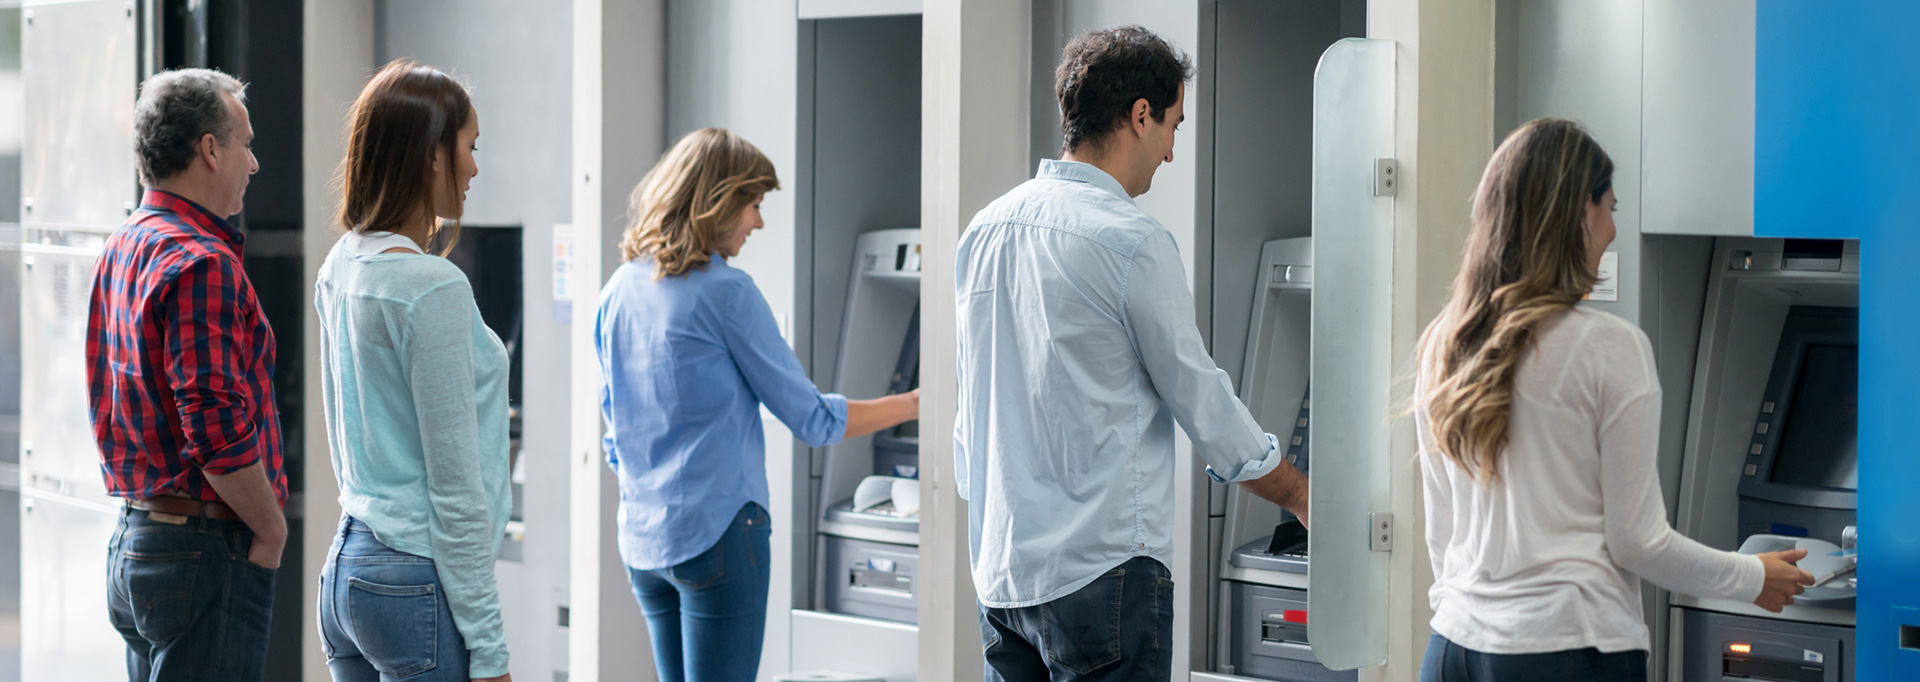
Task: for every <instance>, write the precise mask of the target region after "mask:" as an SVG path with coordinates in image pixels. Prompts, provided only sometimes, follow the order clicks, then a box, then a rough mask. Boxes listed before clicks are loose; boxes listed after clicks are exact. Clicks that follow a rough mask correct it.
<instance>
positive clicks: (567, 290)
mask: <svg viewBox="0 0 1920 682" xmlns="http://www.w3.org/2000/svg"><path fill="white" fill-rule="evenodd" d="M573 277H574V272H573V226H572V225H566V224H556V225H554V226H553V321H554V323H555V324H573V287H574V281H573Z"/></svg>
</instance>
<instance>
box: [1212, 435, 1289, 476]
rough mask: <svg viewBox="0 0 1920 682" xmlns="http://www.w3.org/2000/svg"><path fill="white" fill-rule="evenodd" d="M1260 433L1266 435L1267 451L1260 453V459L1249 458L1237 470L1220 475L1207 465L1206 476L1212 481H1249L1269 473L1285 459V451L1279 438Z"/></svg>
mask: <svg viewBox="0 0 1920 682" xmlns="http://www.w3.org/2000/svg"><path fill="white" fill-rule="evenodd" d="M1261 435H1263V436H1266V437H1267V452H1266V454H1265V455H1262V456H1261V457H1260V459H1256V460H1250V461H1248V462H1247V463H1245V464H1241V465H1240V470H1239V471H1238V472H1230V473H1229V474H1228V475H1226V476H1221V475H1220V473H1219V472H1216V471H1214V470H1213V466H1212V465H1208V466H1207V478H1211V479H1213V482H1214V483H1222V484H1224V483H1239V482H1241V481H1251V480H1253V479H1256V478H1259V477H1261V476H1265V475H1267V474H1268V473H1271V472H1272V471H1273V470H1274V468H1275V467H1278V466H1280V464H1281V463H1282V462H1285V461H1287V458H1286V453H1285V452H1283V451H1281V450H1280V439H1278V438H1274V437H1273V434H1271V433H1265V434H1261Z"/></svg>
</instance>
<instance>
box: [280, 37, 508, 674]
mask: <svg viewBox="0 0 1920 682" xmlns="http://www.w3.org/2000/svg"><path fill="white" fill-rule="evenodd" d="M348 126H349V127H348V130H347V156H346V160H345V161H344V162H343V163H342V164H341V177H340V179H341V183H342V184H343V185H344V187H343V196H342V197H341V205H340V215H339V224H340V226H341V227H344V228H346V230H347V234H346V235H345V236H343V237H341V238H340V241H339V243H338V244H336V245H334V247H333V251H332V253H329V254H327V261H326V263H325V264H323V265H321V266H320V277H319V280H318V282H317V283H316V284H315V286H314V296H313V304H314V308H316V309H317V310H318V311H319V314H320V327H321V333H320V346H321V353H320V359H321V374H322V375H323V377H324V378H323V383H322V386H321V388H322V393H323V395H324V397H325V402H326V413H327V422H326V425H327V435H328V438H327V440H328V444H329V445H330V446H331V449H332V454H333V472H334V475H335V476H336V477H338V479H339V481H340V507H341V511H342V514H341V517H340V529H339V532H338V534H337V535H335V537H334V540H333V548H332V549H331V550H329V551H328V553H327V563H326V566H325V567H324V568H322V569H321V574H320V598H319V601H320V643H321V647H322V648H323V649H324V650H325V652H326V655H327V666H328V667H329V668H330V669H331V670H332V672H333V679H334V680H336V682H376V681H377V680H392V679H406V680H409V681H410V682H411V681H414V680H420V681H423V682H465V681H467V680H475V681H479V680H510V676H509V675H508V674H507V644H506V637H505V633H504V631H503V629H502V626H501V620H500V595H499V591H498V589H497V587H496V585H495V584H494V575H493V562H494V557H496V556H498V555H499V551H500V537H501V532H502V531H503V530H504V529H505V527H506V523H507V514H508V508H509V504H510V503H511V499H510V497H509V493H508V488H507V447H508V436H507V373H508V368H507V351H506V348H505V347H504V346H502V345H501V343H500V339H499V338H498V337H496V336H494V334H493V332H492V331H490V330H488V329H487V326H486V325H485V324H483V323H482V322H481V319H480V310H479V308H478V307H476V306H475V305H474V300H473V287H472V286H471V285H470V284H469V283H468V282H467V277H466V275H465V274H463V273H461V271H460V268H458V267H456V266H455V265H454V264H453V263H451V262H449V261H448V260H447V259H446V258H443V257H441V256H443V255H444V254H445V253H446V251H447V249H449V248H451V245H452V244H453V242H454V240H456V239H458V238H459V234H460V216H461V214H462V213H463V212H464V211H465V201H466V196H467V188H468V186H469V184H470V183H471V182H472V181H473V178H474V176H475V175H477V174H479V172H480V169H479V165H478V164H477V163H476V162H475V161H474V157H473V155H474V149H475V144H474V141H475V139H476V138H478V137H479V135H480V117H479V114H478V112H476V111H474V109H473V104H472V103H471V101H470V99H469V98H468V96H467V90H466V87H465V86H464V85H462V84H461V83H460V82H459V81H457V80H454V79H453V78H452V77H451V76H448V75H447V74H445V73H442V72H441V71H439V70H437V69H434V68H433V67H430V66H424V65H421V64H415V63H412V62H408V61H404V60H402V61H396V62H393V63H391V64H388V65H386V67H385V68H382V69H381V70H380V72H379V73H378V74H376V75H374V77H373V80H372V81H371V82H369V83H367V87H366V89H365V90H363V91H362V92H361V93H360V98H359V100H357V101H355V102H354V104H353V110H352V113H351V114H350V115H349V121H348ZM436 247H437V248H436Z"/></svg>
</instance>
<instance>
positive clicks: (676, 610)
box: [627, 502, 773, 682]
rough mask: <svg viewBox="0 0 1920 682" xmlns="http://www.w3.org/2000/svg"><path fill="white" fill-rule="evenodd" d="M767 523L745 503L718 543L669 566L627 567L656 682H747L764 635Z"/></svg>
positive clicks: (761, 513)
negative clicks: (642, 617)
mask: <svg viewBox="0 0 1920 682" xmlns="http://www.w3.org/2000/svg"><path fill="white" fill-rule="evenodd" d="M771 524H772V519H770V518H768V516H767V510H766V509H763V508H761V507H760V505H758V504H754V503H752V502H748V503H747V504H746V505H745V506H742V507H740V512H739V513H738V514H735V515H734V517H733V524H732V525H729V526H727V530H726V532H725V533H722V534H721V535H720V540H719V541H718V542H715V543H714V544H713V546H712V547H710V548H708V549H707V551H705V552H702V553H701V554H700V555H699V556H696V557H694V558H692V559H688V560H686V561H683V562H680V563H679V564H676V565H674V566H672V567H669V568H662V569H657V570H650V571H639V570H634V569H632V568H628V569H627V580H628V581H629V582H631V583H632V584H633V596H634V598H636V599H638V600H640V612H641V613H642V614H644V615H646V617H647V633H648V635H649V636H651V637H652V638H653V665H654V668H655V669H657V671H658V672H659V673H660V682H685V681H686V680H698V681H699V682H730V681H733V680H738V681H740V682H752V680H753V679H754V675H756V674H758V672H759V670H760V645H761V643H762V642H763V641H764V640H765V639H766V635H767V581H768V579H769V578H770V574H769V572H768V569H769V568H770V565H771V563H772V561H773V557H772V556H771V555H772V549H771V547H770V545H771V540H772V538H773V528H772V527H771Z"/></svg>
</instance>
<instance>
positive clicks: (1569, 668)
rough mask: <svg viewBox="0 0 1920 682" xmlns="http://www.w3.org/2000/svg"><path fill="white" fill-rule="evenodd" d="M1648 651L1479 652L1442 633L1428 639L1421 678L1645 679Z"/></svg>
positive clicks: (1496, 681)
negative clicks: (1604, 652)
mask: <svg viewBox="0 0 1920 682" xmlns="http://www.w3.org/2000/svg"><path fill="white" fill-rule="evenodd" d="M1646 680H1647V652H1645V651H1638V650H1635V651H1619V652H1615V653H1611V654H1603V653H1600V650H1599V649H1595V648H1592V647H1588V648H1585V649H1569V650H1567V651H1553V652H1548V653H1544V654H1483V653H1480V652H1478V651H1474V650H1472V649H1468V648H1466V647H1463V646H1460V645H1458V644H1454V643H1453V642H1452V641H1450V640H1448V639H1447V638H1445V637H1441V636H1440V635H1434V636H1432V637H1430V638H1428V639H1427V656H1426V659H1425V660H1423V661H1421V662H1420V682H1646Z"/></svg>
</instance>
